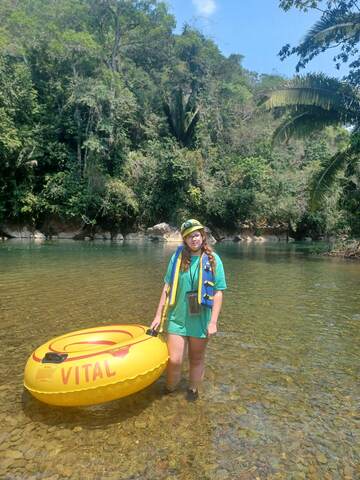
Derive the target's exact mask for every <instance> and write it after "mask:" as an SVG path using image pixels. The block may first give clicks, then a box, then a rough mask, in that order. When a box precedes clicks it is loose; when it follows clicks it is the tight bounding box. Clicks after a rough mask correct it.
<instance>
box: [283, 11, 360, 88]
mask: <svg viewBox="0 0 360 480" xmlns="http://www.w3.org/2000/svg"><path fill="white" fill-rule="evenodd" d="M328 8H329V9H328V10H326V11H324V13H323V15H322V17H321V19H320V20H319V21H318V22H316V23H315V24H314V26H313V27H312V28H311V29H310V30H309V32H308V33H307V34H306V35H305V37H304V39H303V40H302V42H301V43H300V44H299V45H298V46H296V47H294V48H292V49H291V48H290V45H285V46H284V47H283V48H282V49H281V51H280V53H279V55H280V57H281V59H282V60H283V59H284V58H286V57H288V56H289V55H293V54H296V55H298V57H299V61H298V63H297V65H296V71H297V72H298V71H299V70H300V69H302V68H304V67H305V66H306V64H307V63H308V62H309V61H310V60H312V59H313V58H314V57H315V56H317V55H319V54H320V53H322V52H324V51H325V50H328V49H331V48H335V47H340V52H339V53H337V54H336V55H335V56H334V61H335V62H336V65H337V67H338V68H340V64H341V63H346V62H348V61H349V60H350V59H351V58H352V59H353V60H352V61H351V62H350V64H349V69H350V74H349V75H348V77H347V79H348V80H349V81H350V82H351V83H353V84H355V85H356V84H357V85H358V84H359V81H360V69H359V67H360V58H359V56H358V48H357V44H358V43H359V40H360V11H359V9H358V7H357V6H356V5H355V4H354V5H349V4H348V5H346V4H345V2H339V3H338V4H337V5H335V8H331V7H330V6H329V7H328ZM353 9H357V10H353Z"/></svg>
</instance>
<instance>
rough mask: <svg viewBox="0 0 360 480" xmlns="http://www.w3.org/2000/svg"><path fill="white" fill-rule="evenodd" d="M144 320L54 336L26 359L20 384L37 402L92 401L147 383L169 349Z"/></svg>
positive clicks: (155, 376) (157, 374)
mask: <svg viewBox="0 0 360 480" xmlns="http://www.w3.org/2000/svg"><path fill="white" fill-rule="evenodd" d="M146 331H147V327H145V326H143V325H110V326H106V327H103V326H100V327H96V328H87V329H84V330H78V331H76V332H72V333H68V334H66V335H62V336H61V337H56V338H54V339H52V340H50V341H49V342H47V343H45V344H44V345H42V346H41V347H39V348H37V349H36V350H35V351H34V352H33V353H32V355H31V356H30V358H29V359H28V361H27V364H26V366H25V374H24V386H25V387H26V388H27V390H29V392H30V393H31V394H32V395H33V396H34V397H36V398H37V399H38V400H41V401H42V402H45V403H49V404H51V405H60V406H78V405H95V404H98V403H103V402H108V401H110V400H114V399H116V398H121V397H125V396H127V395H130V394H132V393H135V392H137V391H139V390H142V389H143V388H145V387H147V386H148V385H150V384H151V383H153V382H154V381H155V380H157V379H158V378H159V377H160V375H161V374H162V372H163V371H164V370H165V367H166V364H167V361H168V350H167V346H166V342H165V340H164V339H163V338H162V337H161V336H156V337H155V336H151V335H148V334H147V333H146Z"/></svg>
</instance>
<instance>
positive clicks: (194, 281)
mask: <svg viewBox="0 0 360 480" xmlns="http://www.w3.org/2000/svg"><path fill="white" fill-rule="evenodd" d="M174 257H175V254H174V255H173V256H172V257H171V259H170V262H169V265H168V268H167V272H166V275H165V278H164V281H165V283H167V284H170V280H171V271H172V266H173V263H174ZM214 258H215V263H216V269H215V286H214V290H215V291H216V290H225V289H226V280H225V273H224V266H223V264H222V261H221V259H220V257H219V255H217V254H216V253H215V252H214ZM199 260H200V257H199V256H192V257H191V263H190V267H189V270H188V271H187V272H182V271H181V270H180V272H179V283H178V288H177V293H176V303H175V305H174V306H173V307H170V308H169V312H168V322H167V332H168V333H175V334H177V335H182V336H189V337H197V338H206V336H207V327H208V324H209V322H210V318H211V308H208V307H204V306H203V305H200V313H199V315H190V314H189V310H188V304H187V298H186V293H187V292H190V291H197V288H198V281H199Z"/></svg>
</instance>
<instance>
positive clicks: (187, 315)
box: [151, 219, 226, 401]
mask: <svg viewBox="0 0 360 480" xmlns="http://www.w3.org/2000/svg"><path fill="white" fill-rule="evenodd" d="M181 235H182V238H183V245H182V246H181V247H179V248H178V249H177V251H176V252H175V253H174V255H173V256H172V257H171V260H170V262H169V265H168V269H167V272H166V275H165V279H164V281H165V285H164V288H163V291H162V294H161V297H160V302H159V306H158V309H157V312H156V315H155V318H154V320H153V322H152V324H151V328H152V329H157V328H158V327H159V325H160V322H161V313H162V310H163V307H164V305H165V303H166V302H167V301H168V302H169V313H168V323H167V345H168V349H169V357H170V358H169V363H168V368H167V380H166V387H165V392H166V393H171V392H173V391H174V390H175V389H176V387H177V385H178V383H179V382H180V378H181V367H182V363H183V357H184V352H185V351H186V346H187V347H188V355H189V365H190V372H189V375H190V379H189V388H188V390H187V399H188V400H189V401H195V400H196V399H197V398H198V396H199V394H198V389H199V386H200V384H201V382H202V380H203V377H204V369H205V350H206V346H207V344H208V341H209V337H210V336H211V335H214V334H215V333H216V332H217V320H218V316H219V313H220V310H221V305H222V297H223V294H222V291H223V290H225V289H226V281H225V275H224V268H223V264H222V262H221V260H220V257H219V256H218V255H217V254H216V253H215V252H213V251H212V249H211V247H210V246H209V245H208V243H207V238H206V233H205V230H204V227H203V225H201V223H200V222H199V221H197V220H194V219H191V220H188V221H186V222H185V223H183V224H182V226H181Z"/></svg>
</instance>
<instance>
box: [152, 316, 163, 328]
mask: <svg viewBox="0 0 360 480" xmlns="http://www.w3.org/2000/svg"><path fill="white" fill-rule="evenodd" d="M160 321H161V320H160V318H158V317H155V318H154V320H153V321H152V322H151V325H150V328H151V330H157V329H158V328H159V325H160Z"/></svg>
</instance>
